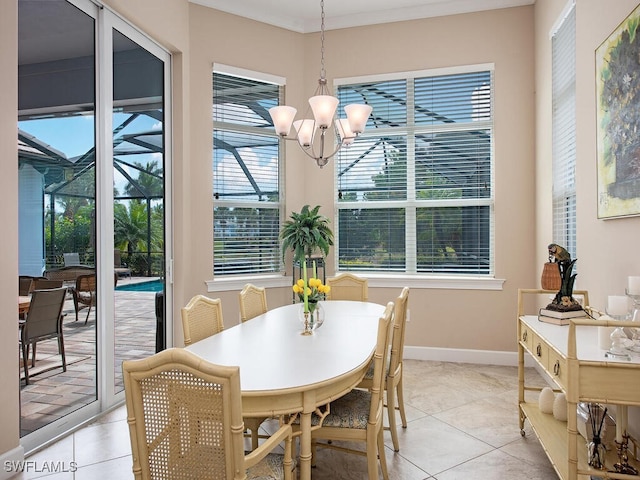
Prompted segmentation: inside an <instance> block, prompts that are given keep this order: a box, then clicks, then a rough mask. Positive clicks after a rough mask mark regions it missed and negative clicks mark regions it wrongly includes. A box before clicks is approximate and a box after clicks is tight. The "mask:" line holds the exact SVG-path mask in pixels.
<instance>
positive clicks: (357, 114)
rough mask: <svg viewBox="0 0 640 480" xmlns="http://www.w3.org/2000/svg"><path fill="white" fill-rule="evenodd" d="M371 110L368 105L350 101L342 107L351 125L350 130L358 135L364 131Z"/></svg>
mask: <svg viewBox="0 0 640 480" xmlns="http://www.w3.org/2000/svg"><path fill="white" fill-rule="evenodd" d="M371 110H373V108H372V107H371V106H370V105H364V104H359V103H352V104H350V105H347V106H346V107H344V111H345V112H346V113H347V118H348V119H349V125H350V126H351V131H352V132H353V133H355V134H356V135H359V134H361V133H362V132H364V128H365V127H366V125H367V120H368V119H369V115H370V114H371Z"/></svg>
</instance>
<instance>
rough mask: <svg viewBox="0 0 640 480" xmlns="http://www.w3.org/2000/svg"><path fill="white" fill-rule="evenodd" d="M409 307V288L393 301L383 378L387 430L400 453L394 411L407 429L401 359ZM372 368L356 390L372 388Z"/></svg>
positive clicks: (394, 448)
mask: <svg viewBox="0 0 640 480" xmlns="http://www.w3.org/2000/svg"><path fill="white" fill-rule="evenodd" d="M408 307H409V287H404V288H403V289H402V292H401V293H400V296H399V297H398V298H397V299H396V301H395V311H394V314H393V317H394V320H393V331H392V335H391V355H390V357H389V364H388V366H387V371H386V373H385V378H384V390H385V392H386V396H387V404H386V405H385V406H386V407H387V414H388V417H389V430H390V431H391V440H392V442H393V450H394V451H396V452H399V451H400V443H399V442H398V429H397V426H396V424H397V422H396V410H399V411H400V420H401V421H402V428H407V414H406V413H405V409H404V395H403V388H402V357H403V355H404V332H405V327H406V324H407V309H408ZM373 368H374V364H373V362H371V365H370V366H369V370H368V371H367V373H366V374H365V376H364V379H363V380H362V382H360V384H359V385H358V388H366V389H371V388H372V387H373Z"/></svg>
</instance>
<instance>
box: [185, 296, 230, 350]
mask: <svg viewBox="0 0 640 480" xmlns="http://www.w3.org/2000/svg"><path fill="white" fill-rule="evenodd" d="M180 313H181V314H182V330H183V333H184V345H185V347H186V346H187V345H191V344H192V343H194V342H197V341H198V340H202V339H203V338H207V337H210V336H211V335H214V334H216V333H218V332H221V331H222V330H224V321H223V318H222V302H221V300H220V299H219V298H215V299H213V298H209V297H205V296H204V295H196V296H195V297H193V298H192V299H191V300H189V303H188V304H187V306H186V307H182V310H181V312H180Z"/></svg>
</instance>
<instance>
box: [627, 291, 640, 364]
mask: <svg viewBox="0 0 640 480" xmlns="http://www.w3.org/2000/svg"><path fill="white" fill-rule="evenodd" d="M625 293H626V294H627V297H629V298H630V299H631V300H633V312H632V314H631V321H632V322H638V323H640V294H636V293H629V290H628V289H627V290H625ZM631 335H632V337H631V340H632V343H631V345H630V346H629V347H627V348H628V349H629V350H631V351H632V352H636V353H640V326H639V327H638V328H632V329H631Z"/></svg>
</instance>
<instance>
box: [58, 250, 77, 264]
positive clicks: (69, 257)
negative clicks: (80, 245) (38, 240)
mask: <svg viewBox="0 0 640 480" xmlns="http://www.w3.org/2000/svg"><path fill="white" fill-rule="evenodd" d="M62 256H63V257H64V266H65V267H75V266H76V265H80V254H79V253H78V252H73V253H63V254H62Z"/></svg>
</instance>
